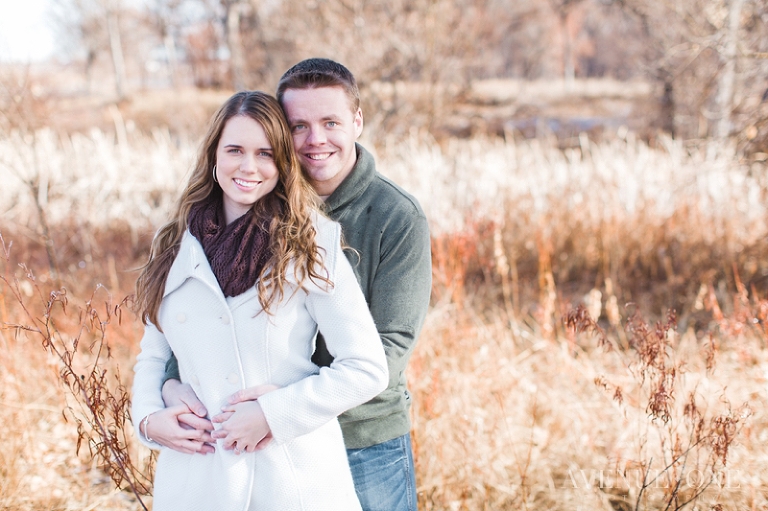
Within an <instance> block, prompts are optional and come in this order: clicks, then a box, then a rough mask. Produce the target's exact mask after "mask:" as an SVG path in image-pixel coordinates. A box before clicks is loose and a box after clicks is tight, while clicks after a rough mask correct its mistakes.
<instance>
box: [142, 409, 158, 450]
mask: <svg viewBox="0 0 768 511" xmlns="http://www.w3.org/2000/svg"><path fill="white" fill-rule="evenodd" d="M152 413H155V412H152ZM152 413H150V414H149V415H147V416H146V417H144V419H143V420H142V421H141V423H142V424H144V440H146V441H147V442H152V443H155V441H154V440H152V439H151V438H149V434H148V433H147V426H149V418H150V417H151V416H152ZM139 433H141V428H139Z"/></svg>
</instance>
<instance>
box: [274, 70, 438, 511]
mask: <svg viewBox="0 0 768 511" xmlns="http://www.w3.org/2000/svg"><path fill="white" fill-rule="evenodd" d="M277 99H278V101H279V102H280V104H281V105H282V107H283V111H284V112H285V115H286V117H287V118H288V124H289V125H290V127H291V131H292V133H293V141H294V145H295V149H296V152H297V153H298V155H299V159H300V161H301V164H302V166H303V167H304V169H305V171H306V173H307V175H308V176H309V178H310V180H311V183H312V186H314V188H315V190H316V191H317V193H318V194H319V195H320V196H321V197H322V198H323V199H324V200H325V208H326V212H327V213H328V215H329V216H330V217H331V218H333V219H334V220H336V221H337V222H339V223H340V224H341V226H342V232H343V233H344V238H345V241H346V243H347V244H348V245H349V246H350V247H351V248H352V249H354V250H348V251H346V254H347V258H348V259H349V260H350V262H351V263H352V267H353V268H354V270H355V274H356V276H357V279H358V282H359V283H360V286H361V287H362V289H363V293H364V294H365V298H366V300H367V302H368V306H369V308H370V310H371V314H372V315H373V319H374V321H375V322H376V327H377V329H378V331H379V336H380V337H381V342H382V343H383V344H384V351H385V352H386V354H387V363H388V366H389V385H388V387H387V389H386V390H385V391H384V392H382V393H381V394H380V395H379V396H377V397H375V398H374V399H373V400H371V401H369V402H368V403H365V404H363V405H361V406H359V407H357V408H354V409H352V410H349V411H348V412H346V413H344V414H343V415H342V416H341V417H339V422H340V423H341V427H342V431H343V432H344V441H345V443H346V445H347V454H348V458H349V464H350V467H351V469H352V476H353V478H354V480H355V489H356V490H357V494H358V497H359V498H360V502H361V504H362V506H363V509H364V510H365V511H374V510H376V511H378V510H381V511H384V510H386V511H399V510H403V511H405V510H408V511H413V510H415V509H416V482H415V475H414V466H413V453H412V448H411V438H410V429H411V422H410V416H409V409H410V405H411V396H410V394H409V392H408V389H407V387H406V378H405V369H406V366H407V364H408V360H409V358H410V356H411V353H412V352H413V348H414V346H415V344H416V339H417V337H418V335H419V332H420V330H421V327H422V325H423V323H424V318H425V316H426V313H427V308H428V305H429V296H430V291H431V288H432V263H431V256H430V240H429V230H428V227H427V220H426V218H425V216H424V213H423V211H422V210H421V207H420V206H419V204H418V202H417V201H416V199H414V198H413V197H411V196H410V195H409V194H408V193H406V192H405V191H404V190H403V189H402V188H400V187H398V186H397V185H396V184H394V183H393V182H391V181H390V180H388V179H387V178H385V177H384V176H382V175H381V174H379V173H378V172H377V171H376V166H375V163H374V160H373V157H372V156H371V154H370V153H369V152H368V151H366V150H365V148H363V147H362V146H361V145H360V144H358V143H357V139H358V137H359V136H360V134H361V133H362V131H363V111H362V109H361V108H360V93H359V91H358V87H357V83H356V81H355V78H354V76H353V75H352V73H350V72H349V70H348V69H347V68H346V67H344V66H342V65H341V64H338V63H336V62H334V61H331V60H328V59H309V60H304V61H302V62H300V63H298V64H296V65H295V66H293V67H292V68H291V69H289V70H288V71H286V73H285V74H284V75H283V77H282V78H281V79H280V82H279V84H278V86H277ZM317 345H318V349H317V352H316V353H315V356H314V357H313V360H315V362H316V363H318V364H319V365H327V363H328V362H329V360H330V359H331V357H330V355H329V354H328V353H327V350H325V349H324V342H323V340H322V336H318V342H317Z"/></svg>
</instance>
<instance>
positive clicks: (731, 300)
mask: <svg viewBox="0 0 768 511" xmlns="http://www.w3.org/2000/svg"><path fill="white" fill-rule="evenodd" d="M129 138H130V137H129ZM42 139H45V136H44V137H42ZM142 140H143V142H146V144H145V146H143V149H144V155H150V156H151V155H152V154H170V153H169V151H171V149H169V148H167V147H166V146H164V145H163V144H165V142H162V141H161V142H157V145H156V146H152V142H151V141H148V140H146V139H142ZM76 144H81V146H82V147H86V146H88V147H91V148H94V147H95V148H98V149H99V150H101V151H102V153H100V154H101V155H100V156H99V158H103V161H102V160H100V161H101V162H102V163H104V162H107V161H109V158H112V159H113V160H114V161H113V163H112V164H113V165H114V167H115V168H116V169H117V170H118V171H120V172H116V173H117V174H121V175H127V174H129V171H133V172H134V174H133V175H132V176H131V178H130V179H136V181H131V184H130V185H127V186H126V189H125V190H124V191H125V193H123V194H122V198H123V199H124V200H125V203H123V204H122V205H119V204H112V203H110V204H109V206H108V207H107V208H106V209H104V215H103V217H104V219H105V222H103V223H98V222H97V220H99V218H98V217H93V216H89V215H88V214H83V212H91V211H96V210H97V209H98V205H97V204H95V203H91V202H90V199H89V198H87V197H86V198H84V199H82V202H81V203H79V204H78V205H77V208H76V210H74V211H75V213H73V214H72V215H71V216H67V215H66V208H65V207H64V205H65V204H67V203H68V202H67V201H68V200H69V201H71V200H72V199H71V198H70V199H67V190H66V189H65V187H64V186H63V184H62V183H63V182H66V180H64V181H57V179H52V181H51V190H52V193H51V200H50V202H49V203H48V207H49V208H51V209H52V212H51V215H50V216H49V219H50V221H51V222H52V225H54V226H55V227H54V228H53V229H51V239H52V240H53V243H54V247H56V250H57V258H58V260H59V266H60V275H59V279H58V280H56V279H52V278H51V275H50V271H49V265H48V258H47V254H46V250H45V244H44V243H43V242H42V241H40V239H39V238H38V237H37V234H36V233H37V232H38V231H37V230H36V229H35V215H34V214H27V213H28V210H27V207H30V206H32V204H31V202H27V203H26V206H27V207H25V206H24V204H22V203H23V202H24V199H23V198H20V199H18V200H17V201H16V202H14V203H12V205H11V209H10V210H9V211H10V213H11V215H10V218H11V220H9V222H10V221H13V222H14V223H15V225H13V228H11V226H0V227H4V229H5V230H4V231H3V232H4V235H5V238H6V243H8V242H9V241H10V238H13V241H14V243H15V245H14V248H13V250H11V254H10V260H6V261H0V263H2V264H4V265H5V267H4V268H5V269H4V271H5V273H4V274H5V275H6V279H5V280H2V281H0V285H1V286H2V289H1V290H0V315H1V316H2V317H1V318H0V319H2V321H3V324H4V325H6V326H10V328H6V329H4V330H2V331H0V342H2V343H3V350H0V369H1V370H2V372H1V373H0V376H1V377H2V380H3V384H2V387H0V402H2V404H3V406H4V408H5V410H6V412H7V415H8V416H9V417H10V419H9V420H11V421H12V422H13V424H18V427H16V428H0V495H1V496H2V497H1V498H2V499H3V500H2V501H0V507H2V506H5V507H7V508H10V509H31V510H38V509H59V508H66V507H70V508H79V509H85V508H88V506H92V505H94V504H95V503H96V502H97V501H98V499H101V498H104V499H107V500H104V501H101V504H99V505H98V507H99V508H101V509H107V508H110V509H137V508H139V507H140V506H141V505H140V504H139V501H138V498H142V499H144V501H145V502H147V505H148V502H149V499H147V498H145V497H143V496H141V497H131V498H130V499H123V500H120V499H118V498H117V497H116V496H115V495H112V494H110V490H109V486H110V485H109V484H105V483H104V482H103V478H102V479H99V477H106V476H99V475H97V474H106V473H110V471H111V473H112V474H113V475H121V476H122V477H123V480H122V483H121V484H122V485H123V486H122V487H124V488H125V487H126V485H128V483H127V481H128V480H131V481H133V484H134V486H135V488H136V489H137V490H138V491H137V493H138V494H139V495H141V494H142V491H143V490H142V488H141V486H140V485H139V484H137V481H138V483H141V484H142V485H144V489H149V487H148V484H149V481H150V478H151V476H150V473H149V471H148V470H147V468H146V467H147V465H146V462H147V461H148V460H147V458H148V451H147V450H146V449H145V448H143V447H141V446H137V445H136V443H135V442H134V441H133V439H132V438H131V433H130V428H127V423H126V422H125V421H126V420H127V416H126V415H125V413H123V412H125V406H126V404H127V402H126V401H125V398H126V394H125V389H127V388H129V384H130V376H131V375H130V373H131V371H130V368H131V367H132V365H133V360H134V357H135V355H136V351H137V349H138V339H139V338H140V335H141V325H140V324H139V322H138V321H137V320H136V318H134V317H133V315H131V314H129V313H128V311H127V310H126V307H125V304H124V303H123V300H122V297H123V296H127V295H128V294H129V293H130V290H131V288H132V284H133V282H132V278H135V275H126V274H125V273H124V272H125V270H126V269H128V268H136V267H138V266H139V264H140V261H141V259H142V257H143V256H144V252H143V251H144V250H146V246H147V245H148V243H149V237H150V236H151V231H152V228H151V225H153V222H154V220H153V219H155V218H158V217H159V216H160V215H159V212H158V210H159V209H162V208H163V207H164V205H166V204H168V201H169V196H168V194H169V193H170V192H168V190H170V189H171V186H170V183H171V182H172V181H173V179H171V178H168V176H165V177H164V178H163V179H162V180H160V181H159V182H158V183H159V184H158V185H157V186H155V187H150V188H152V189H151V190H148V189H142V188H141V187H140V186H139V184H138V182H139V181H141V177H140V172H141V169H139V168H138V167H136V168H134V167H130V165H132V164H128V163H125V162H123V161H118V158H117V156H115V155H116V154H118V151H117V150H115V151H114V153H113V156H111V157H110V156H109V155H108V154H107V155H106V156H105V154H106V153H105V152H104V151H107V150H108V148H109V147H110V145H109V143H108V141H105V140H102V139H99V138H98V137H94V138H93V139H92V140H90V141H88V140H86V139H77V140H76V141H73V142H72V145H73V147H72V148H70V149H67V151H70V152H68V153H66V154H67V155H68V157H71V158H72V159H74V160H76V161H79V162H85V160H83V159H82V154H81V153H80V152H78V151H80V150H81V148H82V147H81V148H77V147H74V146H75V145H76ZM89 144H90V145H89ZM420 144H421V145H420ZM452 144H455V147H454V146H453V145H452ZM0 146H2V144H0ZM41 147H49V148H50V150H51V151H53V152H54V154H55V153H56V149H55V143H53V142H51V145H50V146H41ZM78 147H80V146H78ZM126 150H128V151H129V152H130V153H131V154H133V156H132V158H135V161H134V163H135V162H137V161H139V159H140V157H139V156H138V155H136V154H134V153H137V151H130V148H127V149H126ZM185 151H186V150H184V151H181V152H182V153H184V154H186V152H185ZM0 152H2V147H0ZM107 152H108V151H107ZM110 154H112V153H110ZM173 154H174V155H178V153H173ZM406 155H407V156H406ZM707 155H710V156H707ZM711 155H714V156H711ZM0 156H2V155H0ZM153 158H156V156H153ZM158 158H159V157H158ZM159 159H161V160H162V158H159ZM150 160H151V161H154V160H152V159H148V160H146V161H150ZM128 161H130V159H129V160H128ZM378 161H379V162H380V167H381V168H382V169H384V170H385V171H386V172H388V173H389V174H390V175H392V176H393V178H395V179H396V180H397V181H400V182H402V183H403V184H404V185H405V186H406V187H407V188H409V189H410V190H412V191H413V192H414V194H415V195H416V196H417V197H418V198H419V200H420V201H421V202H422V204H423V205H424V209H425V211H426V213H427V215H428V216H429V218H430V222H431V227H432V233H433V245H432V248H433V263H434V264H433V269H434V279H433V281H434V290H433V291H434V292H433V303H432V307H431V309H430V311H429V314H428V316H427V321H426V324H425V326H424V330H423V333H422V335H421V338H420V341H419V344H418V345H417V348H416V350H415V352H414V354H413V358H412V361H411V364H410V366H409V370H408V381H409V387H410V388H411V390H412V391H413V396H414V399H413V402H414V406H413V408H412V417H413V426H414V427H413V438H414V449H415V456H416V463H417V480H418V487H419V502H420V509H425V510H473V511H474V510H476V509H488V510H500V509H531V510H533V509H552V510H563V511H565V510H568V511H573V510H575V509H579V508H581V509H590V510H631V509H644V510H651V509H665V508H666V509H680V508H683V507H685V508H690V509H692V508H693V507H694V506H695V507H696V508H698V509H722V510H729V511H730V510H734V511H735V510H737V509H761V506H764V504H765V502H767V501H768V493H767V492H766V491H765V488H766V487H768V475H766V474H768V451H767V450H766V449H765V447H764V445H765V440H766V438H768V436H766V435H768V419H767V418H766V415H765V412H764V410H766V409H768V398H767V397H766V393H765V392H764V385H765V381H766V374H767V373H766V371H768V356H766V338H767V336H768V330H766V328H768V327H766V321H768V302H766V301H765V298H766V295H767V294H768V279H766V278H765V275H768V260H766V259H765V257H764V254H765V253H768V252H766V249H768V246H766V243H768V242H767V241H766V239H768V236H766V234H768V229H766V218H768V215H765V216H764V213H765V212H764V210H763V209H761V208H762V207H763V206H761V204H760V202H759V201H757V200H756V199H755V200H753V199H754V198H753V195H754V194H753V192H752V191H751V190H752V187H753V186H757V185H756V184H755V181H750V179H751V178H749V176H745V175H743V174H742V173H741V172H742V170H743V169H742V168H741V165H740V163H739V162H738V159H735V158H734V159H731V157H730V156H728V154H727V151H720V152H718V151H716V150H714V149H706V148H699V147H695V146H682V145H681V144H680V143H678V142H670V143H669V147H668V148H666V149H663V150H651V149H650V148H648V147H646V146H643V145H642V144H641V143H639V142H636V141H632V140H630V139H629V137H627V139H625V140H619V141H615V142H608V143H606V144H604V145H600V146H597V145H591V146H589V147H588V148H587V147H585V148H583V150H582V151H576V150H574V151H572V152H571V153H569V154H565V153H561V152H558V151H555V150H554V149H550V148H548V147H547V146H546V143H545V142H541V141H538V142H525V143H513V142H506V143H501V142H494V141H482V140H473V141H467V142H465V143H460V142H450V143H448V144H446V145H444V146H437V145H432V144H431V143H429V142H423V141H421V142H420V141H414V142H413V143H412V145H404V146H398V147H396V148H394V149H392V148H391V150H390V151H389V152H387V153H384V154H381V155H380V156H379V158H378ZM142 162H144V160H142ZM142 162H139V163H142ZM84 164H85V165H86V166H87V165H90V164H91V163H84ZM62 165H64V164H63V163H62ZM123 165H126V167H122V166H123ZM129 167H130V168H129ZM146 167H147V168H149V169H151V168H155V167H152V165H149V164H148V165H146ZM183 167H184V165H182V164H180V163H178V162H176V163H174V167H173V168H174V169H175V171H174V172H177V173H180V169H182V168H183ZM488 169H490V170H488ZM441 172H442V173H441ZM67 175H69V176H70V177H71V179H74V180H75V181H74V182H75V185H73V186H72V187H73V189H77V190H80V191H82V190H86V191H88V190H94V188H91V186H92V185H93V184H92V183H91V182H90V181H87V180H84V179H83V178H82V177H81V176H78V175H77V174H76V173H71V174H67ZM137 176H138V177H137ZM54 177H55V176H54ZM11 178H12V176H11ZM9 179H10V178H9ZM126 179H128V178H126ZM174 179H178V177H175V178H174ZM739 179H741V181H739ZM409 180H410V181H409ZM147 182H149V181H148V180H147ZM419 183H421V184H419ZM722 183H726V184H727V183H731V184H733V183H736V184H737V185H738V183H742V184H740V185H738V187H737V189H736V190H735V191H734V190H733V189H732V188H728V187H726V186H721V185H722ZM734 186H735V185H734ZM53 191H55V192H56V193H53ZM22 192H23V189H22ZM22 192H19V193H22ZM7 193H10V192H8V191H7V190H5V191H0V195H1V194H7ZM94 193H96V192H94ZM736 193H739V194H743V196H744V197H745V199H744V201H742V202H741V203H739V204H742V206H743V207H739V208H736V207H725V206H724V205H728V204H731V205H732V204H736V203H737V202H735V199H734V197H733V194H736ZM758 195H759V194H758ZM147 196H149V197H151V198H152V200H153V201H154V205H153V206H152V207H147V205H146V197H147ZM99 197H101V199H100V200H102V201H104V200H108V201H113V200H114V201H118V200H119V197H121V192H120V189H119V187H114V188H112V189H110V190H108V191H107V192H103V193H102V194H101V195H99ZM137 198H142V200H143V201H144V202H145V204H144V205H141V204H139V202H138V199H137ZM131 201H134V202H131ZM630 202H631V203H632V204H630ZM142 208H143V209H142ZM25 212H26V213H25ZM126 212H130V213H131V214H132V215H133V216H132V217H131V218H130V219H126V220H121V218H124V216H125V215H126ZM85 218H88V220H87V221H85V220H82V219H85ZM4 221H6V220H5V219H4ZM11 231H13V232H12V234H7V233H10V232H11ZM19 263H23V264H25V265H26V268H27V270H28V271H27V270H24V269H22V268H21V267H20V266H18V264H19ZM28 275H29V277H28ZM33 278H34V280H32V279H33ZM14 279H15V280H14ZM100 283H101V284H102V286H99V284H100ZM14 286H15V287H14ZM62 288H63V289H66V292H65V293H63V292H62ZM107 291H109V293H108V292H107ZM52 293H54V294H52ZM110 294H111V297H120V298H116V299H112V298H110V296H109V295H110ZM82 297H85V298H82ZM19 298H20V299H21V304H20V300H19ZM49 303H50V305H49ZM627 303H632V304H634V305H631V306H629V307H626V306H625V305H624V304H627ZM22 304H23V305H22ZM65 304H66V310H65V308H64V305H65ZM580 304H581V305H582V306H581V307H580V306H579V305H580ZM25 307H26V308H25ZM668 310H675V311H677V312H676V313H675V314H674V315H669V314H668V313H667V311H668ZM81 312H82V315H81ZM120 313H122V314H123V317H122V319H121V318H120V317H119V314H120ZM49 334H50V335H52V338H51V339H52V341H55V343H59V344H56V346H57V349H60V353H61V354H62V356H59V355H57V354H56V353H55V352H53V351H51V349H50V346H49V345H48V344H47V343H46V342H44V340H45V339H46V336H47V335H49ZM75 339H79V340H78V343H77V347H76V349H73V341H74V340H75ZM44 346H45V347H46V349H47V350H46V349H43V348H44ZM59 346H66V349H69V350H70V351H71V354H70V355H64V353H66V351H64V349H63V348H59ZM107 346H109V348H107ZM91 347H93V352H92V351H91V350H90V349H89V348H91ZM68 357H69V358H68ZM67 362H69V363H70V364H71V366H72V368H73V369H74V370H73V371H71V373H70V375H69V379H67V378H64V379H62V378H61V376H60V375H61V374H67V370H66V363H67ZM96 366H98V367H99V369H94V368H95V367H96ZM62 370H64V373H62ZM105 370H106V372H104V371H105ZM92 371H95V372H92ZM91 374H93V376H89V375H91ZM80 375H83V376H84V378H80ZM75 377H76V378H75ZM73 378H75V379H73ZM57 382H58V383H57ZM85 385H92V387H91V389H92V390H85V393H84V392H83V391H82V389H84V388H85ZM72 386H74V387H72ZM72 388H75V389H76V390H77V392H73V391H72ZM106 390H109V392H110V393H111V394H110V395H111V397H110V395H107V394H106V393H105V392H106ZM62 396H70V397H69V401H63V398H62ZM86 397H87V399H86ZM78 400H80V401H78ZM6 403H8V404H6ZM89 403H90V406H92V407H93V408H94V409H93V410H91V408H89ZM730 403H734V405H731V404H730ZM743 404H747V405H748V407H744V406H742V405H743ZM62 410H67V412H66V414H67V415H66V417H67V421H69V422H67V421H65V419H64V416H63V415H62V413H61V412H62ZM120 410H122V412H121V411H120ZM749 410H751V414H750V411H749ZM89 414H90V415H91V416H92V417H91V418H87V416H88V415H89ZM43 415H44V417H43ZM75 416H77V417H78V418H79V420H81V421H82V427H81V428H82V429H81V430H80V432H81V434H85V435H90V439H89V438H88V437H86V436H81V437H80V438H82V440H81V441H82V442H83V443H82V447H81V449H80V452H79V454H78V453H77V450H76V442H77V438H78V429H77V426H78V423H77V421H76V420H75ZM89 420H90V421H91V422H88V421H89ZM99 424H102V425H103V428H102V427H100V426H99ZM102 430H104V431H106V432H107V433H109V434H110V435H113V436H112V437H109V438H110V439H109V440H108V441H104V440H102V437H101V436H99V435H100V433H99V431H102ZM59 436H61V438H65V439H71V441H70V442H69V443H68V444H67V442H64V443H63V444H62V445H59V443H57V442H52V443H48V444H46V448H45V449H42V448H40V449H38V448H37V447H36V446H37V444H38V443H41V441H40V439H41V438H46V437H53V438H58V437H59ZM86 445H87V446H88V447H89V449H85V448H84V447H85V446H86ZM100 449H101V450H100ZM117 449H124V450H126V452H128V453H130V454H131V457H130V460H131V463H132V464H133V465H132V466H133V467H134V468H135V469H136V470H138V472H133V471H131V470H129V469H128V468H127V467H128V461H127V458H124V457H120V456H118V455H115V454H113V453H114V451H115V450H117ZM100 452H103V453H110V454H109V456H110V458H109V461H110V462H115V463H117V462H119V464H118V466H120V464H122V466H123V467H126V468H121V469H119V470H117V471H115V470H114V468H115V467H114V466H112V467H110V466H109V463H108V462H105V461H104V460H103V456H102V457H99V453H100ZM92 455H94V456H95V457H96V460H97V461H95V462H92V461H91V456H92ZM45 456H53V457H54V458H45ZM42 459H62V460H66V461H65V463H64V466H65V467H70V469H54V468H52V467H47V469H48V468H50V470H48V471H47V472H46V474H48V475H47V476H46V477H48V478H49V480H50V481H53V482H52V483H51V484H50V485H49V487H44V486H43V485H41V484H40V483H39V482H37V483H35V482H34V481H36V480H35V479H34V477H33V476H34V473H35V468H34V467H36V465H35V463H37V462H39V460H42ZM3 462H5V464H4V463H3ZM5 467H7V468H5ZM72 467H74V468H72ZM99 467H101V468H99ZM73 470H74V471H75V473H74V474H73V473H72V472H73ZM83 474H88V479H89V480H88V481H85V482H84V481H83V479H84V477H83ZM96 481H101V482H100V483H99V484H96ZM111 486H112V487H114V483H111ZM127 488H130V485H128V486H127ZM55 490H58V491H57V492H55ZM110 495H111V496H110ZM117 495H118V496H126V495H128V496H130V495H133V493H132V492H130V491H120V492H119V493H118V494H117ZM83 502H85V504H83ZM110 506H111V507H110Z"/></svg>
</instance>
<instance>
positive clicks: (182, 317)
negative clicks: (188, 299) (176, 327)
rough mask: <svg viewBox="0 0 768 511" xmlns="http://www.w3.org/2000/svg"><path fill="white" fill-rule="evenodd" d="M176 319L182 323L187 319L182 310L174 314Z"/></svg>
mask: <svg viewBox="0 0 768 511" xmlns="http://www.w3.org/2000/svg"><path fill="white" fill-rule="evenodd" d="M176 320H177V321H178V322H179V323H184V322H185V321H186V320H187V316H186V315H185V314H184V313H183V312H179V315H178V316H176Z"/></svg>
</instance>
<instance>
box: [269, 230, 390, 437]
mask: <svg viewBox="0 0 768 511" xmlns="http://www.w3.org/2000/svg"><path fill="white" fill-rule="evenodd" d="M333 225H334V226H335V227H336V229H337V234H336V236H335V247H334V248H333V250H330V251H329V255H330V256H331V257H330V260H331V262H332V265H333V269H332V270H330V271H329V273H330V274H331V275H332V280H333V283H334V285H333V288H332V289H329V290H320V289H310V291H309V295H308V296H307V300H306V304H307V310H308V312H309V314H310V315H311V316H312V318H313V319H314V320H315V322H316V323H317V324H318V327H319V329H320V331H321V332H322V333H323V335H324V336H325V338H326V339H327V340H326V343H327V346H328V351H329V352H330V353H331V355H333V357H334V361H333V362H332V363H331V365H330V366H329V367H321V368H320V371H319V373H318V374H315V375H311V376H309V377H306V378H304V379H302V380H299V381H298V382H295V383H293V384H291V385H288V386H286V387H283V388H281V389H277V390H275V391H272V392H269V393H268V394H265V395H264V396H262V397H260V398H259V403H260V404H261V408H262V410H263V411H264V416H265V417H266V419H267V423H268V424H269V427H270V429H271V431H272V435H273V437H274V439H275V441H276V442H277V443H283V442H287V441H289V440H291V439H293V438H296V437H298V436H300V435H304V434H306V433H309V432H311V431H313V430H315V429H317V428H318V427H320V426H322V425H323V424H326V423H327V422H329V421H330V420H332V419H334V418H336V417H338V416H339V415H340V414H341V413H343V412H345V411H346V410H348V409H350V408H353V407H355V406H357V405H360V404H362V403H364V402H366V401H368V400H369V399H371V398H373V397H374V396H376V395H377V394H379V393H380V392H381V391H382V390H384V389H385V388H386V386H387V380H388V373H387V361H386V356H385V354H384V349H383V347H382V345H381V341H380V339H379V334H378V332H377V330H376V325H375V324H374V322H373V318H372V317H371V314H370V311H369V310H368V306H367V304H366V302H365V297H364V296H363V292H362V291H361V290H360V286H359V285H358V283H357V279H356V278H355V274H354V272H353V271H352V267H351V266H350V264H349V262H348V261H347V259H346V257H344V255H343V253H342V251H341V245H340V230H339V228H338V224H333ZM328 262H329V258H326V265H328Z"/></svg>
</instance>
